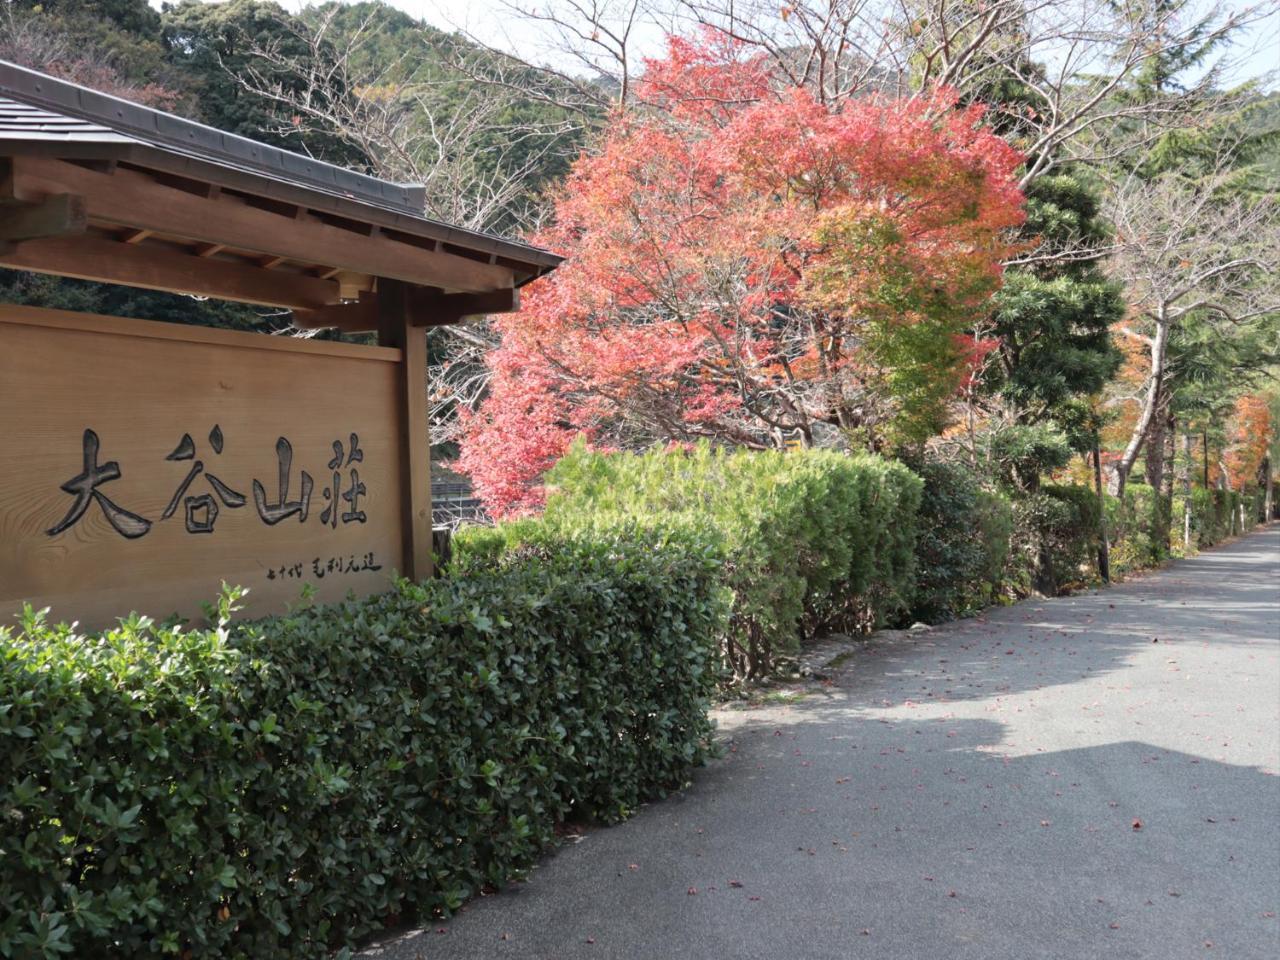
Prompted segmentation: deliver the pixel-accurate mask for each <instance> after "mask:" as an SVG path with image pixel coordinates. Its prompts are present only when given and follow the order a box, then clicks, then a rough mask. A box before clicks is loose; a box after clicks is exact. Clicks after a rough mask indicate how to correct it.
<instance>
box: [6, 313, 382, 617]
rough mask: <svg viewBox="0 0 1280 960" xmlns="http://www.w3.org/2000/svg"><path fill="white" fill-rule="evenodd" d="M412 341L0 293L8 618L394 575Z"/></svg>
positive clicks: (254, 602) (287, 592)
mask: <svg viewBox="0 0 1280 960" xmlns="http://www.w3.org/2000/svg"><path fill="white" fill-rule="evenodd" d="M398 355H399V351H396V350H390V349H385V348H380V347H363V346H355V345H350V344H335V343H320V342H315V341H297V340H290V339H289V338H277V337H267V336H262V335H256V334H241V333H233V332H229V331H221V330H218V331H214V330H203V329H197V328H186V327H182V326H178V325H174V324H153V323H147V322H144V321H135V320H120V319H116V318H107V317H94V316H85V315H79V314H66V313H61V312H56V311H38V310H33V309H31V308H18V307H0V440H2V441H3V443H4V449H5V451H6V455H5V457H4V458H0V617H2V618H4V619H8V613H9V612H12V611H13V610H15V609H18V608H20V606H21V604H22V602H23V601H30V602H33V603H35V604H38V605H49V606H51V607H52V608H53V612H52V616H53V617H55V618H64V619H68V620H71V619H75V620H79V621H80V622H81V623H82V624H85V625H94V624H95V623H97V624H105V623H110V622H111V621H112V620H113V619H114V618H115V617H118V616H124V615H127V614H128V613H129V612H131V611H134V610H136V611H138V612H142V613H147V614H149V615H151V616H155V617H165V616H169V615H170V614H172V613H175V612H176V613H180V614H182V615H185V616H195V615H197V614H198V612H199V610H200V606H201V604H202V603H204V602H205V601H208V600H211V599H212V598H213V597H214V596H215V595H216V594H217V592H218V590H219V589H220V586H221V584H222V583H223V582H226V583H228V584H235V585H239V586H243V587H247V588H248V589H249V596H248V602H249V609H248V611H246V614H247V615H262V614H267V613H272V612H277V611H279V610H282V609H283V608H284V607H285V606H286V605H287V604H289V603H292V602H296V600H297V599H298V596H299V594H300V591H301V590H302V589H303V588H304V587H306V588H307V589H308V590H312V591H314V593H315V596H316V599H317V600H319V601H325V600H336V599H340V598H341V597H343V596H345V595H347V593H348V592H350V591H354V592H355V593H357V594H360V593H367V592H372V591H374V590H380V589H385V588H386V586H387V585H388V582H389V578H390V576H391V575H392V574H393V572H394V571H395V570H396V569H397V567H398V565H399V563H400V561H401V551H402V538H401V530H402V528H401V519H402V518H401V513H402V509H403V508H402V497H401V488H400V484H401V470H400V463H399V456H400V446H399V442H398V434H397V430H398V426H397V419H396V417H397V393H396V391H397V377H396V366H397V364H396V361H397V359H398Z"/></svg>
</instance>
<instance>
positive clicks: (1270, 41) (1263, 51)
mask: <svg viewBox="0 0 1280 960" xmlns="http://www.w3.org/2000/svg"><path fill="white" fill-rule="evenodd" d="M150 2H151V3H152V5H153V6H155V7H159V6H160V4H161V0H150ZM344 2H347V0H344ZM389 2H390V3H391V5H392V6H395V7H398V8H399V9H401V10H404V11H405V12H406V13H408V14H410V15H411V16H413V17H416V18H418V19H422V20H425V21H427V22H428V23H430V24H433V25H434V26H437V27H440V28H442V29H445V30H458V31H461V32H463V33H467V34H470V35H471V36H474V37H475V38H476V39H478V40H480V41H482V42H484V43H486V44H488V45H490V46H494V47H497V48H499V49H503V50H506V51H508V52H513V53H517V54H518V55H519V56H521V58H522V59H525V60H529V61H532V62H535V63H539V64H545V65H551V66H554V67H558V68H560V69H564V70H567V71H570V72H574V73H585V72H586V70H585V68H584V67H583V66H582V65H581V64H580V63H578V62H575V61H574V60H573V59H572V58H568V57H566V56H565V54H564V53H563V52H562V51H561V50H560V49H559V45H558V44H557V42H556V38H555V36H554V35H553V34H552V33H551V31H550V30H549V29H547V28H544V27H540V26H539V25H537V24H533V23H530V22H528V21H525V20H522V19H520V18H519V17H517V16H515V15H514V14H513V12H512V7H513V6H520V7H527V8H537V7H538V5H539V3H540V2H541V3H542V4H543V6H544V7H545V6H546V5H547V4H548V3H549V2H554V0H389ZM597 2H601V3H602V5H607V4H609V3H610V2H611V0H597ZM1194 2H1196V0H1193V3H1194ZM1201 2H1207V0H1201ZM1262 2H1264V3H1265V2H1274V0H1262ZM1257 3H1258V0H1228V3H1227V5H1228V6H1230V7H1233V8H1236V9H1240V8H1247V7H1251V6H1256V5H1257ZM282 5H283V6H285V7H287V8H290V9H296V8H297V7H299V6H303V5H305V0H283V3H282ZM637 32H638V39H639V43H638V44H637V49H638V50H639V52H640V54H641V55H642V56H653V55H657V54H659V53H661V51H662V47H663V40H664V34H665V31H664V30H663V29H662V28H660V27H658V26H655V25H649V26H646V27H643V28H641V29H640V30H638V31H637ZM1232 59H1233V60H1234V61H1235V63H1236V69H1235V70H1234V71H1233V73H1232V75H1231V79H1232V80H1234V81H1237V82H1243V81H1245V80H1251V79H1256V78H1259V77H1263V76H1265V75H1267V74H1272V75H1273V76H1272V77H1271V79H1270V82H1268V83H1267V84H1266V85H1267V87H1268V88H1270V89H1277V88H1280V83H1277V79H1278V78H1277V77H1276V76H1274V74H1276V73H1277V71H1280V12H1277V13H1273V14H1272V16H1271V17H1270V18H1268V19H1267V20H1266V21H1264V22H1262V23H1260V24H1258V25H1256V26H1255V27H1254V28H1253V29H1251V30H1249V31H1248V32H1247V34H1246V35H1244V36H1242V37H1240V38H1239V40H1238V42H1237V43H1236V45H1235V48H1234V49H1233V50H1232Z"/></svg>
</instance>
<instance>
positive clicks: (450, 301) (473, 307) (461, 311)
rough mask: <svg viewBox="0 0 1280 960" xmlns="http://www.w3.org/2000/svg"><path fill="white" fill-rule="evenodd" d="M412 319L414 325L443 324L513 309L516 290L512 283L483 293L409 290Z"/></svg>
mask: <svg viewBox="0 0 1280 960" xmlns="http://www.w3.org/2000/svg"><path fill="white" fill-rule="evenodd" d="M409 297H410V306H411V311H410V312H411V314H412V323H413V325H414V326H415V327H444V326H448V325H450V324H454V323H457V322H459V321H460V320H462V319H463V318H464V317H476V316H481V315H484V314H490V313H514V312H515V311H517V310H519V309H520V291H519V290H518V289H517V288H515V287H504V288H502V289H501V290H486V291H485V292H483V293H438V292H435V291H432V290H422V289H416V290H411V291H409Z"/></svg>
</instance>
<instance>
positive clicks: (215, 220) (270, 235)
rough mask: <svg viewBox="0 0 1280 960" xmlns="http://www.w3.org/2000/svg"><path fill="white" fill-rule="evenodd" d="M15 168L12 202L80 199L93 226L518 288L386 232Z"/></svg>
mask: <svg viewBox="0 0 1280 960" xmlns="http://www.w3.org/2000/svg"><path fill="white" fill-rule="evenodd" d="M10 164H11V175H10V177H9V179H8V183H7V187H8V192H9V194H10V195H11V196H12V198H13V199H16V200H24V201H40V200H43V199H44V198H45V197H47V196H48V195H50V194H57V193H78V194H80V195H82V196H84V198H85V202H86V204H87V207H88V216H89V219H90V220H92V221H94V222H96V223H104V224H111V225H114V226H121V227H132V228H134V229H139V230H151V231H152V232H154V233H157V234H161V235H163V236H172V237H182V238H186V239H190V240H194V241H203V242H206V243H218V244H222V245H223V246H226V247H230V248H232V249H236V250H250V251H254V252H257V253H262V254H269V255H272V256H278V257H284V258H286V259H288V260H294V261H297V262H299V263H322V264H332V265H334V266H340V267H342V268H343V269H345V270H351V271H354V272H357V273H366V274H370V275H373V276H384V277H388V278H391V279H399V280H405V281H408V282H410V283H416V284H421V285H424V286H436V287H443V288H446V289H451V290H471V291H481V290H492V289H495V288H498V287H507V286H511V284H512V282H513V277H514V272H513V271H512V270H511V269H510V268H507V267H503V266H498V265H494V264H487V263H479V262H477V261H475V260H471V259H469V258H467V257H460V256H456V255H454V254H449V253H444V252H441V251H437V252H429V251H425V250H423V249H421V248H420V247H416V246H413V245H410V244H408V243H401V242H399V241H397V240H395V239H392V238H390V237H388V236H386V234H385V232H384V231H378V232H377V233H375V234H374V235H373V236H363V235H361V234H360V233H358V232H356V231H354V230H348V229H345V228H344V227H342V226H337V225H335V224H333V223H325V222H323V221H321V220H319V219H318V218H304V219H302V220H295V219H293V218H292V217H287V216H283V215H281V214H280V213H278V212H275V211H273V210H264V209H260V208H258V207H254V206H249V205H245V204H234V203H229V202H227V199H226V198H220V199H210V198H205V197H201V196H197V195H196V194H193V193H191V192H189V191H187V190H180V189H177V188H176V187H171V186H166V185H165V184H163V183H158V182H157V181H156V180H154V179H152V178H151V177H149V176H147V175H146V174H144V173H141V172H139V171H136V170H128V169H123V168H121V169H118V170H117V171H116V172H115V173H114V174H112V175H107V174H103V173H98V172H96V171H93V170H87V169H85V168H84V167H80V166H76V165H74V164H70V163H63V162H61V161H57V160H51V159H48V158H45V157H34V156H19V157H13V158H11V160H10Z"/></svg>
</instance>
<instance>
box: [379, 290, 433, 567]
mask: <svg viewBox="0 0 1280 960" xmlns="http://www.w3.org/2000/svg"><path fill="white" fill-rule="evenodd" d="M378 343H379V344H380V345H382V346H384V347H398V348H400V349H401V350H402V351H404V361H403V363H402V364H401V371H400V384H401V419H400V453H401V463H402V464H403V470H402V474H401V485H402V489H403V494H402V496H403V498H404V559H403V561H402V563H403V566H402V568H401V573H403V574H404V576H406V577H408V578H409V579H410V580H426V579H427V578H429V577H430V576H431V575H432V572H433V571H432V558H431V437H430V422H429V418H428V413H427V331H426V330H425V329H424V328H423V327H415V326H414V325H413V318H412V317H411V316H410V315H409V285H408V284H406V283H403V282H402V281H399V280H389V279H387V278H386V277H379V278H378Z"/></svg>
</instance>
